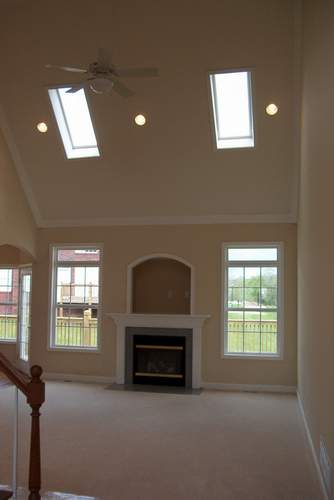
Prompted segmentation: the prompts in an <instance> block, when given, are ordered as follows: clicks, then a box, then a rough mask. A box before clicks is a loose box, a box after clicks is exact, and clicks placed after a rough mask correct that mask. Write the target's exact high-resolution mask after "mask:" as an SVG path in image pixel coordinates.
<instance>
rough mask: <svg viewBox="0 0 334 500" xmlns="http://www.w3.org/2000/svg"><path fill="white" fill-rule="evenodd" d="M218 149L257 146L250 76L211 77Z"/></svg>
mask: <svg viewBox="0 0 334 500" xmlns="http://www.w3.org/2000/svg"><path fill="white" fill-rule="evenodd" d="M210 85H211V97H212V106H213V118H214V124H215V132H216V144H217V148H218V149H225V148H250V147H254V132H253V111H252V90H251V73H250V72H249V71H233V72H221V73H212V74H210Z"/></svg>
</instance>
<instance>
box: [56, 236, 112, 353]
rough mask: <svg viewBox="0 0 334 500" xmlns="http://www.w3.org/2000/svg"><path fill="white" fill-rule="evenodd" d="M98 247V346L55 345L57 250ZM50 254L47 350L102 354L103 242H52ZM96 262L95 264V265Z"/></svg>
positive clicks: (91, 263)
mask: <svg viewBox="0 0 334 500" xmlns="http://www.w3.org/2000/svg"><path fill="white" fill-rule="evenodd" d="M95 248H96V249H98V250H100V261H99V268H100V272H99V305H98V318H97V346H96V347H75V346H69V347H66V346H55V344H54V338H55V325H54V306H55V298H56V295H55V280H56V278H55V273H54V269H55V261H56V257H55V255H56V250H57V249H63V250H80V249H82V250H85V249H95ZM49 255H50V263H49V277H50V279H49V319H48V324H49V335H48V341H47V350H48V351H53V352H56V351H59V352H72V353H73V352H75V353H86V354H88V353H90V354H101V351H102V335H101V332H102V315H103V311H102V304H103V302H102V290H103V244H102V243H87V244H83V243H79V244H77V245H76V244H68V243H64V244H61V243H52V244H50V245H49ZM67 264H71V267H73V266H74V265H75V264H76V262H74V261H73V262H68V263H67ZM79 264H81V265H83V264H86V261H81V262H79ZM88 264H89V266H91V267H96V264H97V263H96V262H95V263H94V262H92V261H88ZM94 264H95V266H94ZM69 267H70V266H69Z"/></svg>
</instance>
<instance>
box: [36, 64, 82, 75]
mask: <svg viewBox="0 0 334 500" xmlns="http://www.w3.org/2000/svg"><path fill="white" fill-rule="evenodd" d="M45 67H46V68H48V69H61V70H63V71H70V72H71V73H88V71H87V70H86V69H81V68H72V67H70V66H57V65H53V64H46V65H45Z"/></svg>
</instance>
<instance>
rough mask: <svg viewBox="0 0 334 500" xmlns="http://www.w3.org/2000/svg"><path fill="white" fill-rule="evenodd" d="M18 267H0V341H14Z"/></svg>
mask: <svg viewBox="0 0 334 500" xmlns="http://www.w3.org/2000/svg"><path fill="white" fill-rule="evenodd" d="M18 297H19V272H18V269H11V268H0V341H3V342H16V336H17V308H18Z"/></svg>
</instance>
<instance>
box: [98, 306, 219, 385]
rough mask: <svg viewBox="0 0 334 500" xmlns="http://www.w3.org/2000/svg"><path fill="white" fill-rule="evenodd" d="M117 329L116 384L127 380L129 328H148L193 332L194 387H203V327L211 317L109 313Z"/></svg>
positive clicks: (201, 315) (202, 315)
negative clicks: (126, 350) (185, 329)
mask: <svg viewBox="0 0 334 500" xmlns="http://www.w3.org/2000/svg"><path fill="white" fill-rule="evenodd" d="M107 316H109V317H110V318H112V319H113V320H114V322H115V324H116V327H117V348H116V383H117V384H124V380H125V332H126V328H127V327H128V326H134V327H136V326H137V327H147V328H188V329H191V330H192V340H193V352H192V387H193V389H199V388H200V387H201V385H202V327H203V324H204V321H205V320H206V319H208V318H209V317H210V316H209V315H204V314H128V313H108V314H107Z"/></svg>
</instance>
